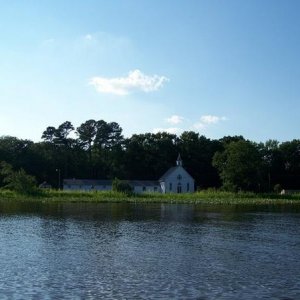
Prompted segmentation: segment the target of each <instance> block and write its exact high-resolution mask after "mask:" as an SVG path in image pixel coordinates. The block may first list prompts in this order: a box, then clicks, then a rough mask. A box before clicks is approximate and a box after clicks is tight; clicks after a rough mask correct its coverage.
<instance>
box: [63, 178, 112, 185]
mask: <svg viewBox="0 0 300 300" xmlns="http://www.w3.org/2000/svg"><path fill="white" fill-rule="evenodd" d="M64 184H66V185H93V186H95V185H112V180H96V179H64Z"/></svg>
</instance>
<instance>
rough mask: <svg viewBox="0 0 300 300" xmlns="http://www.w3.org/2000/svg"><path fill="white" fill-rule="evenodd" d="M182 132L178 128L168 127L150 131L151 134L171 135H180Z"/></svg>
mask: <svg viewBox="0 0 300 300" xmlns="http://www.w3.org/2000/svg"><path fill="white" fill-rule="evenodd" d="M182 131H183V130H182V129H181V128H178V127H170V128H154V129H153V130H152V132H153V133H158V132H168V133H171V134H180V133H181V132H182Z"/></svg>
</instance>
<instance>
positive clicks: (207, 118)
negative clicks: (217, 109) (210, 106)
mask: <svg viewBox="0 0 300 300" xmlns="http://www.w3.org/2000/svg"><path fill="white" fill-rule="evenodd" d="M227 120H228V119H227V118H226V117H218V116H213V115H204V116H201V117H200V122H197V123H195V124H194V125H193V127H194V128H195V129H197V130H203V129H205V128H206V127H208V126H209V125H212V124H217V123H219V122H221V121H227Z"/></svg>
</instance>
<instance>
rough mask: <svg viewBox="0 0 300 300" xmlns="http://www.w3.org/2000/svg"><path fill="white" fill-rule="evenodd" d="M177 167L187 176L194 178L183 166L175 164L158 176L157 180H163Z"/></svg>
mask: <svg viewBox="0 0 300 300" xmlns="http://www.w3.org/2000/svg"><path fill="white" fill-rule="evenodd" d="M177 169H180V170H183V171H184V172H185V173H186V174H187V175H188V176H190V177H191V178H192V179H193V180H194V178H193V177H192V176H191V175H190V174H189V173H188V171H187V170H186V169H185V168H183V167H182V166H176V167H171V168H170V169H169V170H168V171H167V172H166V173H165V174H164V175H163V176H161V177H160V178H159V181H165V180H166V178H167V177H169V175H171V174H172V173H173V172H174V171H176V170H177Z"/></svg>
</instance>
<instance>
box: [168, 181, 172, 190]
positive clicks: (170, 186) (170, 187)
mask: <svg viewBox="0 0 300 300" xmlns="http://www.w3.org/2000/svg"><path fill="white" fill-rule="evenodd" d="M169 190H170V191H172V182H170V184H169Z"/></svg>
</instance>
